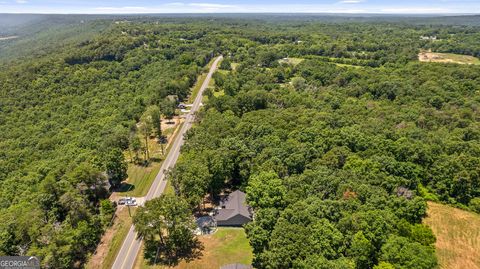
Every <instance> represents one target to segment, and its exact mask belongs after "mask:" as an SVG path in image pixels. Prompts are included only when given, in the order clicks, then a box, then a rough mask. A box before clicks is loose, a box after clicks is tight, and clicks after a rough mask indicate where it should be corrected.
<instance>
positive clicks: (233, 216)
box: [213, 190, 252, 226]
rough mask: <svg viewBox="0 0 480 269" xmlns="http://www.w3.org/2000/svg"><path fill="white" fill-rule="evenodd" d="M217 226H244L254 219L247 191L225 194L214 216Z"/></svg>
mask: <svg viewBox="0 0 480 269" xmlns="http://www.w3.org/2000/svg"><path fill="white" fill-rule="evenodd" d="M213 218H214V219H215V221H216V222H217V226H242V225H244V224H245V223H247V222H249V221H251V220H252V210H251V208H250V207H249V206H248V205H247V202H246V199H245V193H244V192H241V191H239V190H237V191H234V192H232V193H230V194H229V195H227V196H225V197H224V198H223V199H222V200H221V202H220V208H219V209H218V210H217V212H216V214H215V215H214V216H213Z"/></svg>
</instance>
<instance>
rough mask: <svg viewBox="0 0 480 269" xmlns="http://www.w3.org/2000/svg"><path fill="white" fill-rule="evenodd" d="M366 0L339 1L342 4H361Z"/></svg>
mask: <svg viewBox="0 0 480 269" xmlns="http://www.w3.org/2000/svg"><path fill="white" fill-rule="evenodd" d="M362 2H364V1H363V0H343V1H340V2H339V3H340V4H360V3H362Z"/></svg>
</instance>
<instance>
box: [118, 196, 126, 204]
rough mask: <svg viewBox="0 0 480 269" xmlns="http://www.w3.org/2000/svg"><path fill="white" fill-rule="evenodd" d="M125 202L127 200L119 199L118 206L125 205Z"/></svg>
mask: <svg viewBox="0 0 480 269" xmlns="http://www.w3.org/2000/svg"><path fill="white" fill-rule="evenodd" d="M125 202H126V200H125V198H120V199H118V204H119V205H124V204H125Z"/></svg>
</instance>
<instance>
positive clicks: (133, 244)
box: [112, 56, 222, 269]
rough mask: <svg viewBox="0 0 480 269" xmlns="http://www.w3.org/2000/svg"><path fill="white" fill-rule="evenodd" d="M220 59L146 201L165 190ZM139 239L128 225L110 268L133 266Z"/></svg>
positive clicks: (138, 248)
mask: <svg viewBox="0 0 480 269" xmlns="http://www.w3.org/2000/svg"><path fill="white" fill-rule="evenodd" d="M221 59H222V56H219V57H218V58H217V59H216V60H215V61H214V62H213V64H212V66H211V67H210V71H209V72H208V75H207V77H206V78H205V81H204V82H203V84H202V87H200V90H199V91H198V94H197V96H196V98H195V101H194V102H193V106H192V108H191V110H190V112H189V113H188V114H187V116H186V118H185V122H184V124H183V125H182V128H181V129H180V133H179V134H178V135H177V136H176V138H175V141H173V146H172V148H171V149H170V151H169V153H168V155H167V158H166V159H165V160H164V161H163V163H162V167H160V171H159V172H158V174H157V176H156V177H155V181H154V182H153V184H152V186H151V187H150V190H149V191H148V193H147V196H145V200H146V201H148V200H150V199H152V198H155V197H158V196H160V195H161V194H162V193H163V191H164V190H165V186H166V185H167V181H166V180H165V172H166V171H167V170H168V169H169V168H173V166H174V165H175V163H176V162H177V159H178V156H179V155H180V148H181V147H182V145H183V143H184V140H183V136H184V134H185V133H186V132H187V131H188V129H190V127H192V123H193V119H194V113H195V112H196V111H198V109H199V108H200V103H201V102H202V96H203V92H204V91H205V89H206V88H207V87H208V84H209V83H210V79H211V78H212V75H213V73H214V72H215V69H216V68H217V65H218V62H219V61H220V60H221ZM140 246H141V240H139V239H137V233H136V232H135V229H134V228H133V225H132V226H131V227H130V230H129V231H128V234H127V237H126V238H125V241H123V245H122V248H121V249H120V251H119V252H118V255H117V257H116V258H115V262H114V263H113V266H112V269H131V268H133V266H134V263H135V259H136V257H137V255H138V252H139V251H140Z"/></svg>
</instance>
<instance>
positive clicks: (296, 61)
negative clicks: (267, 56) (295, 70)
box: [278, 58, 304, 65]
mask: <svg viewBox="0 0 480 269" xmlns="http://www.w3.org/2000/svg"><path fill="white" fill-rule="evenodd" d="M303 60H304V59H302V58H284V59H280V60H278V62H279V63H286V64H291V65H297V64H299V63H301V62H302V61H303Z"/></svg>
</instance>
